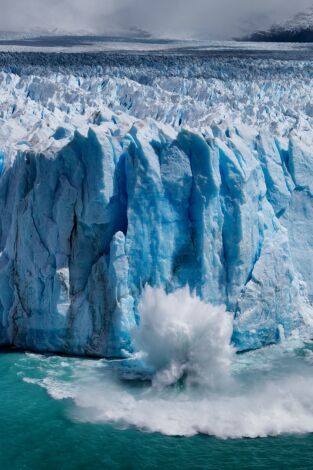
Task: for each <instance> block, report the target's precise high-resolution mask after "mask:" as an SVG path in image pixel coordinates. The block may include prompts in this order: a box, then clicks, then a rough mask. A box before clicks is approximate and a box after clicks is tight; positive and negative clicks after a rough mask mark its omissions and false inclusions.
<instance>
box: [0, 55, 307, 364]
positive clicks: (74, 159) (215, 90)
mask: <svg viewBox="0 0 313 470" xmlns="http://www.w3.org/2000/svg"><path fill="white" fill-rule="evenodd" d="M140 60H141V62H140V64H139V65H140V66H138V67H137V69H136V70H135V68H132V67H130V66H129V67H128V68H127V70H126V68H125V69H123V67H122V66H120V67H118V68H116V69H114V68H113V67H108V68H106V69H99V67H98V68H96V67H95V68H94V70H91V69H86V70H85V72H84V73H81V74H78V73H77V72H75V71H67V72H66V73H65V72H64V70H59V71H56V70H51V71H49V73H44V71H43V67H40V68H39V69H38V67H35V68H32V67H29V68H27V70H25V69H24V68H22V70H12V69H8V68H5V69H3V70H2V72H1V73H0V92H1V94H0V118H1V126H0V157H1V158H0V161H1V166H2V175H1V179H0V250H1V255H0V345H2V346H10V345H15V346H19V347H22V348H27V349H32V350H36V351H52V352H53V351H57V352H63V353H71V354H81V355H95V356H109V357H119V356H121V355H123V354H124V353H125V351H130V350H131V349H132V344H131V339H130V338H131V336H130V331H131V329H132V328H133V326H134V325H135V324H136V322H138V321H140V319H139V315H138V302H139V300H140V296H141V293H142V290H143V288H144V286H145V285H147V284H148V285H151V286H152V287H163V288H165V289H166V290H167V291H168V292H171V291H175V290H176V289H178V288H180V287H183V286H186V285H188V286H190V289H191V290H192V291H193V292H194V293H195V294H197V295H198V296H199V297H201V298H202V299H203V300H204V301H205V302H207V303H211V304H214V305H222V304H223V305H226V307H227V309H228V310H229V311H231V312H233V314H234V333H233V342H234V344H235V346H236V347H237V349H238V350H247V349H253V348H258V347H261V346H263V345H267V344H270V343H274V342H277V341H279V340H281V339H282V338H284V336H288V335H290V334H292V333H293V332H294V331H299V330H300V331H303V330H305V329H307V330H308V329H309V327H310V325H311V321H310V319H311V318H312V308H311V301H312V300H313V277H312V270H313V151H312V138H313V129H312V125H313V121H312V115H313V114H312V106H311V99H312V98H313V97H312V94H313V92H312V90H313V86H312V85H313V84H312V79H311V78H310V76H311V75H310V66H309V65H308V64H305V63H302V62H299V63H292V64H289V63H284V62H281V63H277V62H270V61H269V62H268V63H263V62H262V61H260V62H257V61H256V62H254V64H253V65H254V67H255V69H254V70H252V68H251V64H249V61H242V62H241V63H240V66H238V63H237V65H234V64H232V63H231V62H229V61H226V62H225V63H221V62H220V63H218V62H216V61H214V60H211V62H210V61H208V62H207V63H205V64H202V63H194V64H193V65H192V64H189V65H188V64H186V68H185V69H184V68H182V69H181V70H179V69H178V68H176V69H175V67H174V66H172V68H171V67H170V66H169V65H167V73H166V74H163V75H162V74H161V72H160V68H159V66H158V67H155V65H151V64H150V63H147V64H145V63H143V64H142V59H140ZM291 69H292V70H293V72H294V73H291ZM201 70H202V73H201V74H200V75H199V73H200V72H199V71H201ZM269 77H271V80H269ZM282 77H285V80H284V81H282V80H281V78H282Z"/></svg>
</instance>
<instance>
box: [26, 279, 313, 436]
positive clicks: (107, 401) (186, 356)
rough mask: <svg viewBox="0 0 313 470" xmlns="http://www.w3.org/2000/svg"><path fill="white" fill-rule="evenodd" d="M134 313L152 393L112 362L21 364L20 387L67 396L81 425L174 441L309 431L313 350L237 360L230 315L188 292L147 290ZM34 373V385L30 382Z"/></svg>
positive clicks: (274, 350)
mask: <svg viewBox="0 0 313 470" xmlns="http://www.w3.org/2000/svg"><path fill="white" fill-rule="evenodd" d="M139 309H140V314H141V325H140V327H139V328H138V330H137V331H134V337H135V340H136V344H137V346H138V347H140V349H141V351H142V354H141V356H142V358H145V360H146V361H148V363H149V364H150V366H152V367H153V369H154V370H155V375H154V377H153V380H152V385H151V383H141V382H140V381H125V380H122V379H121V376H120V375H119V374H117V373H116V370H122V371H123V369H124V368H125V367H127V368H128V369H129V370H132V368H133V369H134V370H135V371H138V367H140V364H141V361H138V358H135V359H130V360H128V361H126V362H125V361H121V362H114V363H113V365H114V367H113V366H112V363H110V362H108V361H86V360H78V359H64V358H60V359H58V358H44V356H38V357H37V358H36V357H27V358H26V359H25V361H26V363H27V367H26V366H23V367H22V373H23V374H24V377H25V378H24V380H27V381H28V382H31V383H37V384H38V385H40V386H42V387H44V388H46V389H47V390H48V392H49V394H50V395H51V396H52V397H53V398H54V399H63V398H69V397H71V399H72V402H73V403H74V405H75V406H74V408H72V410H71V415H70V416H71V419H74V420H79V421H87V422H91V423H112V424H114V425H116V426H119V427H122V428H124V427H128V426H135V427H137V428H139V429H141V430H144V431H149V432H160V433H162V434H165V435H170V436H193V435H196V434H198V433H202V434H208V435H214V436H218V437H221V438H241V437H250V438H255V437H265V436H275V435H279V434H282V433H307V432H313V360H312V357H313V354H312V350H313V347H312V345H311V344H303V343H301V341H300V340H299V339H291V340H288V341H286V342H285V343H283V344H281V345H276V346H272V347H268V348H266V349H263V350H260V351H253V352H250V353H246V354H242V355H239V356H238V355H235V354H234V352H233V350H232V348H231V346H230V337H231V330H232V328H231V325H232V319H231V317H230V316H229V315H228V314H227V312H225V309H224V308H222V307H219V308H216V307H211V306H208V305H205V304H203V303H202V302H201V301H200V300H199V299H197V298H195V297H193V296H190V294H189V291H188V290H181V291H178V292H176V293H175V294H170V295H166V294H165V293H164V292H163V291H161V290H152V289H150V288H149V289H146V290H145V292H144V294H143V296H142V300H141V303H140V307H139ZM65 363H66V364H67V365H68V367H64V364H65ZM30 364H31V365H30ZM62 364H63V365H62ZM112 367H113V369H112ZM32 368H33V372H34V371H35V376H36V380H35V381H31V380H29V379H30V377H29V375H31V374H30V370H31V369H32ZM39 371H40V377H38V374H39ZM114 371H115V372H114ZM182 377H184V379H186V380H184V381H183V384H182V380H180V379H182ZM175 382H177V383H176V385H173V384H175ZM169 384H171V385H170V386H169Z"/></svg>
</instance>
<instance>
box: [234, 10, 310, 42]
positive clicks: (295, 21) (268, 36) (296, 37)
mask: <svg viewBox="0 0 313 470" xmlns="http://www.w3.org/2000/svg"><path fill="white" fill-rule="evenodd" d="M242 39H243V40H245V41H258V42H261V41H263V42H299V43H305V42H313V6H312V8H310V9H309V10H307V11H305V12H302V13H299V14H297V15H296V16H294V17H293V18H291V19H290V20H288V21H285V22H284V23H281V24H280V23H278V24H275V25H273V26H272V27H271V28H269V29H268V30H264V31H257V32H255V33H252V34H250V35H247V36H245V37H244V38H242Z"/></svg>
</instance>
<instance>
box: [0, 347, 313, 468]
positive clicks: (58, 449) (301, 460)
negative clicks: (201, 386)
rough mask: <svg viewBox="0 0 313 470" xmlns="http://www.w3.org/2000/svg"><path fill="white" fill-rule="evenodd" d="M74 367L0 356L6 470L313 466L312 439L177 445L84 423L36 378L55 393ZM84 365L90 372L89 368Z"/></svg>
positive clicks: (207, 440)
mask: <svg viewBox="0 0 313 470" xmlns="http://www.w3.org/2000/svg"><path fill="white" fill-rule="evenodd" d="M68 361H72V362H70V364H72V365H74V366H75V364H78V362H77V361H78V360H65V359H62V358H52V357H50V358H46V359H45V358H43V357H42V356H40V357H38V358H37V357H36V356H33V355H25V354H18V353H10V354H2V355H1V356H0V422H1V432H0V469H1V470H6V469H10V470H19V469H25V470H28V469H29V470H37V469H38V470H39V469H44V470H49V469H60V470H63V469H64V470H70V469H134V470H135V469H136V470H139V469H160V468H161V469H181V470H183V469H240V470H244V469H311V468H312V467H313V435H310V434H306V435H288V436H287V435H283V436H278V437H271V438H262V439H228V440H223V439H216V438H212V437H209V436H201V435H198V436H194V437H189V438H184V437H182V438H176V437H167V436H164V435H161V434H158V433H145V432H141V431H138V430H136V429H133V428H130V429H118V428H116V427H113V426H111V425H109V424H105V423H103V424H102V423H93V422H83V421H80V420H79V419H77V416H75V412H74V409H73V403H72V400H70V399H66V398H64V399H62V400H60V399H59V400H56V399H55V398H56V397H58V398H60V397H62V396H61V394H62V393H64V392H62V390H58V389H57V388H55V389H54V395H55V396H54V398H53V397H52V396H51V394H50V395H49V393H48V392H47V389H46V388H44V387H43V386H42V382H41V386H38V383H36V378H37V379H38V378H40V379H42V378H43V377H45V378H46V379H47V377H48V380H47V383H46V385H47V388H48V389H49V384H50V385H51V377H54V376H58V377H59V376H60V374H63V379H64V381H65V382H66V381H67V380H69V375H70V374H69V373H68V372H66V369H68V364H69V362H68ZM75 361H76V362H75ZM80 362H82V361H80ZM84 364H85V365H86V367H87V368H88V364H89V362H88V361H85V363H84ZM47 371H49V372H51V374H50V375H47ZM25 379H26V380H27V381H25ZM49 380H50V382H49ZM32 381H33V383H32ZM55 383H56V382H55ZM58 394H59V396H58ZM65 395H66V394H65ZM195 406H196V403H195Z"/></svg>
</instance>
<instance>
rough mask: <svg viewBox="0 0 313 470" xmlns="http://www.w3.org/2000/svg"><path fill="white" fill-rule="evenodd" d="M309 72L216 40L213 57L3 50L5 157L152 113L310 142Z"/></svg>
mask: <svg viewBox="0 0 313 470" xmlns="http://www.w3.org/2000/svg"><path fill="white" fill-rule="evenodd" d="M162 47H164V44H163V46H162ZM219 47H221V44H220V46H219ZM247 47H249V45H248V46H247ZM300 49H301V48H300ZM300 49H299V50H300ZM304 50H305V49H302V51H304ZM198 52H199V51H198ZM293 53H294V52H293ZM271 54H273V51H272V52H271ZM280 54H281V55H282V57H284V55H283V54H282V53H280ZM265 57H268V58H265ZM312 72H313V62H312V61H310V60H282V59H281V60H278V59H277V58H275V59H274V58H273V57H272V55H269V56H263V58H262V57H261V56H260V58H255V57H249V56H248V57H246V55H245V54H239V53H238V51H237V52H236V54H235V56H232V55H231V54H229V53H225V51H224V52H221V50H220V51H218V46H217V45H216V49H215V53H214V54H213V55H210V54H209V55H208V54H206V53H203V51H202V53H194V52H192V51H189V52H188V53H184V54H183V53H182V54H178V53H169V52H167V53H166V54H165V53H161V54H157V53H154V54H150V53H149V54H146V53H145V54H140V53H138V52H137V53H132V54H131V53H124V54H122V53H119V54H115V53H110V54H106V53H101V54H93V53H88V54H87V53H86V54H85V53H82V54H62V53H60V54H54V53H50V54H47V53H14V52H13V53H1V52H0V122H1V127H0V151H1V152H2V153H3V154H5V155H6V162H9V161H11V160H12V158H13V157H14V155H16V152H17V151H25V150H27V151H29V150H31V151H34V152H47V151H49V152H51V154H54V153H55V152H56V151H57V150H58V149H59V148H62V146H64V145H65V143H66V141H70V140H71V139H72V137H73V134H74V132H75V131H76V130H79V132H81V133H86V132H87V130H88V128H89V127H92V126H97V127H99V126H101V127H102V128H103V130H104V132H108V133H110V134H112V133H113V134H114V133H120V134H123V133H125V135H126V134H127V132H128V131H129V130H130V128H131V127H132V125H133V124H134V122H135V121H138V120H140V121H147V120H149V119H150V120H151V122H152V121H153V123H154V124H153V125H158V126H163V127H165V128H166V129H167V133H169V134H170V133H171V132H173V130H175V131H177V130H179V129H180V128H185V129H189V130H193V131H196V132H201V134H202V135H203V136H207V137H211V136H215V137H219V138H222V137H223V135H225V133H227V132H232V131H235V132H237V133H239V134H241V135H244V136H255V135H256V134H257V133H259V132H260V131H264V132H266V133H270V134H271V135H273V136H274V137H275V138H277V139H278V140H280V142H281V145H282V147H283V146H284V142H286V144H287V142H288V140H289V139H290V137H291V136H293V135H296V136H297V137H299V138H300V139H301V141H302V142H303V145H305V146H310V145H311V144H312V140H313V138H312V136H313V132H312V126H313V107H312V102H313V83H312V82H313V78H312V77H313V73H312Z"/></svg>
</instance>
